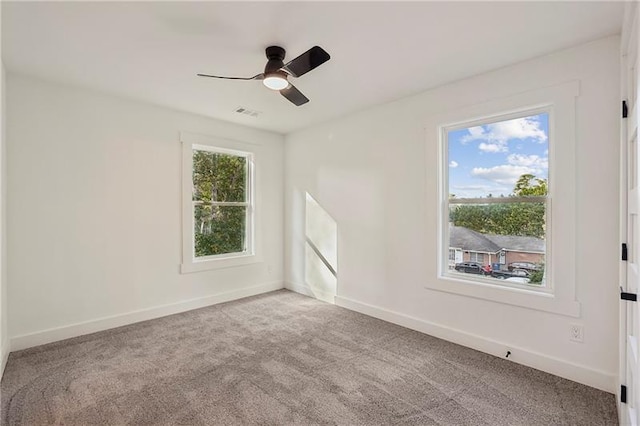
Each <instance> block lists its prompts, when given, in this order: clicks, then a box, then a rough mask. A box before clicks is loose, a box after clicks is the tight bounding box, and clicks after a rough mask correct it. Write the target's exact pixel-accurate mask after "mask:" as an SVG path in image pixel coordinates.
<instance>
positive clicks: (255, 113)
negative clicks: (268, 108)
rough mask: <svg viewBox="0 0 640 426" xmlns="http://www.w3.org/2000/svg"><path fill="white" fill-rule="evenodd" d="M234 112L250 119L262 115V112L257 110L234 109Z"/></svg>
mask: <svg viewBox="0 0 640 426" xmlns="http://www.w3.org/2000/svg"><path fill="white" fill-rule="evenodd" d="M234 111H235V112H237V113H238V114H242V115H246V116H249V117H257V116H259V115H260V114H261V112H260V111H256V110H253V109H249V108H244V107H237V108H236V109H234Z"/></svg>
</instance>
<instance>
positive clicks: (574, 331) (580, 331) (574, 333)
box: [569, 324, 584, 343]
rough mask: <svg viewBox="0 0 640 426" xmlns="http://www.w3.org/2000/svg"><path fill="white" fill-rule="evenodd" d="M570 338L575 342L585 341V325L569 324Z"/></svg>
mask: <svg viewBox="0 0 640 426" xmlns="http://www.w3.org/2000/svg"><path fill="white" fill-rule="evenodd" d="M569 340H571V341H573V342H579V343H583V342H584V326H583V325H582V324H570V325H569Z"/></svg>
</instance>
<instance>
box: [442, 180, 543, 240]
mask: <svg viewBox="0 0 640 426" xmlns="http://www.w3.org/2000/svg"><path fill="white" fill-rule="evenodd" d="M534 182H535V183H534ZM546 194H547V181H546V179H539V178H536V177H535V176H534V175H531V174H524V175H522V176H520V178H519V179H518V181H517V182H516V184H515V186H514V188H513V192H512V194H510V196H519V197H527V196H544V195H546ZM449 216H450V220H451V222H452V223H453V224H454V225H456V226H463V227H465V228H469V229H473V230H474V231H477V232H480V233H484V234H498V235H520V236H531V237H538V238H544V236H545V203H487V204H476V205H469V204H462V205H453V206H452V208H451V211H450V213H449Z"/></svg>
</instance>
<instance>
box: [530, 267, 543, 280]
mask: <svg viewBox="0 0 640 426" xmlns="http://www.w3.org/2000/svg"><path fill="white" fill-rule="evenodd" d="M543 279H544V264H541V265H540V269H538V270H536V271H533V272H532V273H531V275H530V276H529V283H531V284H542V280H543Z"/></svg>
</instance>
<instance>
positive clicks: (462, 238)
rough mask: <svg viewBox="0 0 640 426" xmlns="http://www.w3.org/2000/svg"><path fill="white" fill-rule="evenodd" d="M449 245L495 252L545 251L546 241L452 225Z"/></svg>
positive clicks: (470, 249) (463, 248) (468, 249)
mask: <svg viewBox="0 0 640 426" xmlns="http://www.w3.org/2000/svg"><path fill="white" fill-rule="evenodd" d="M449 246H450V247H455V248H461V249H462V250H467V251H478V252H485V253H495V252H497V251H500V250H502V249H504V250H508V251H524V252H529V253H544V249H545V241H544V240H543V239H541V238H536V237H525V236H519V235H495V234H481V233H480V232H476V231H473V230H471V229H469V228H465V227H462V226H453V225H452V226H450V228H449Z"/></svg>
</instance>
